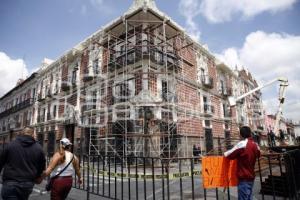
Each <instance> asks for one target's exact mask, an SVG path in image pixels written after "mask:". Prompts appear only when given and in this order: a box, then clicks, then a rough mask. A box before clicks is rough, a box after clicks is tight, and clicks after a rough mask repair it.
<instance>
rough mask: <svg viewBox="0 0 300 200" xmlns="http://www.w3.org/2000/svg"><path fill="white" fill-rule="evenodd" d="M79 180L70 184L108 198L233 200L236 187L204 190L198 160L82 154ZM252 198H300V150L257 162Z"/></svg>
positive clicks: (271, 156) (270, 155)
mask: <svg viewBox="0 0 300 200" xmlns="http://www.w3.org/2000/svg"><path fill="white" fill-rule="evenodd" d="M80 162H81V167H82V177H83V184H81V185H79V184H78V183H77V180H76V178H75V180H74V188H76V189H80V190H83V191H85V192H86V195H87V199H89V196H90V195H91V194H93V195H98V196H101V197H106V198H110V199H163V200H164V199H168V200H169V199H236V198H237V188H236V187H227V188H214V189H203V182H202V177H201V159H200V158H176V159H163V158H146V157H122V158H120V157H118V158H116V157H113V156H107V157H105V156H87V155H86V156H82V157H81V158H80ZM255 171H256V173H257V176H256V179H255V183H254V188H253V194H254V196H255V198H256V199H300V198H299V194H298V191H299V189H300V150H294V151H289V152H286V153H276V154H265V155H262V156H261V158H260V159H259V160H258V162H257V165H256V168H255Z"/></svg>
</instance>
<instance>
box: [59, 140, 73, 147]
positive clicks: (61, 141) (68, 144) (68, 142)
mask: <svg viewBox="0 0 300 200" xmlns="http://www.w3.org/2000/svg"><path fill="white" fill-rule="evenodd" d="M60 143H61V144H62V145H63V146H65V147H66V146H70V145H72V143H71V142H70V140H69V139H68V138H63V139H61V140H60Z"/></svg>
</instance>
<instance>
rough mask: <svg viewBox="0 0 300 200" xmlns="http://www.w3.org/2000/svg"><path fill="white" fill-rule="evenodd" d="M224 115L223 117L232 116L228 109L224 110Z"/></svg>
mask: <svg viewBox="0 0 300 200" xmlns="http://www.w3.org/2000/svg"><path fill="white" fill-rule="evenodd" d="M224 117H225V118H228V117H232V113H231V111H230V110H229V109H228V110H225V111H224Z"/></svg>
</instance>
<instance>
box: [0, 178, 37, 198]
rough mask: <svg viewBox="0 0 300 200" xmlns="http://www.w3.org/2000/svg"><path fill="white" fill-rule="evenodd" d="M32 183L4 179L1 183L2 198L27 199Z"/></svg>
mask: <svg viewBox="0 0 300 200" xmlns="http://www.w3.org/2000/svg"><path fill="white" fill-rule="evenodd" d="M33 186H34V183H32V182H16V181H5V182H4V183H3V185H2V191H1V196H2V198H3V200H27V199H28V198H29V195H30V194H31V192H32V189H33Z"/></svg>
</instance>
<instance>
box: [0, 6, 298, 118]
mask: <svg viewBox="0 0 300 200" xmlns="http://www.w3.org/2000/svg"><path fill="white" fill-rule="evenodd" d="M132 1H133V0H51V1H50V0H48V1H47V0H44V1H41V0H2V1H1V4H0V27H1V28H0V72H2V73H3V75H4V76H6V75H7V76H6V79H5V77H4V78H2V81H0V83H1V82H3V83H1V84H2V85H3V86H2V87H1V86H0V94H3V93H4V92H5V91H7V90H8V89H9V88H11V87H12V86H13V85H14V84H15V83H11V82H13V81H11V80H12V79H13V78H12V77H14V78H15V79H16V78H18V77H17V76H19V77H20V76H22V73H21V71H23V74H26V73H27V74H29V73H30V72H31V71H32V70H34V69H36V68H37V67H38V66H39V64H40V63H41V60H42V59H43V58H44V57H47V58H50V59H56V58H57V57H59V56H60V55H62V54H63V52H65V51H66V50H68V49H70V48H72V47H73V46H74V45H76V44H77V43H79V42H80V41H82V40H84V39H85V38H86V37H88V36H89V35H91V34H92V33H94V32H95V31H97V30H98V29H100V28H101V26H103V25H105V24H107V23H108V22H110V21H111V20H113V19H114V18H116V17H118V16H120V15H121V14H123V13H124V12H125V11H126V10H127V9H128V8H129V6H130V5H131V4H132ZM262 2H263V3H262ZM156 4H157V7H158V8H159V9H160V10H161V11H163V12H165V13H167V14H168V15H169V16H170V17H171V18H172V19H173V20H175V21H176V22H177V23H178V24H180V25H181V26H182V27H184V28H186V29H187V31H188V32H190V33H191V34H192V35H195V37H197V39H198V40H199V41H200V42H201V43H202V44H207V45H208V48H209V50H210V51H211V52H213V53H215V54H216V56H217V57H219V58H220V59H221V60H223V61H224V62H226V63H227V64H229V65H231V66H235V65H238V66H239V67H242V66H245V67H246V68H247V69H249V71H251V72H252V73H253V74H254V76H255V77H257V79H258V80H259V81H260V82H261V83H263V82H264V81H267V80H270V79H271V78H274V77H276V76H278V75H281V74H283V75H285V76H288V78H289V79H290V81H291V87H290V88H289V90H290V92H288V97H289V99H287V100H288V102H287V104H288V105H287V106H286V111H285V112H284V114H285V115H286V116H287V117H290V118H294V119H299V120H300V114H297V113H296V112H295V111H294V110H295V109H294V107H297V108H299V109H300V102H299V99H300V95H299V94H298V92H297V87H298V86H299V84H300V81H299V78H298V77H297V76H296V74H297V72H299V73H300V61H299V59H300V55H299V53H298V52H297V50H298V51H299V52H300V49H299V47H300V42H299V41H300V24H299V19H300V1H299V0H240V1H239V3H237V1H234V0H156ZM260 44H264V45H261V46H260V47H259V48H258V47H253V46H259V45H260ZM275 49H276V50H275ZM253 52H259V53H257V54H254V53H253ZM285 52H290V53H289V55H285V54H287V53H285ZM272 56H274V58H276V59H273V58H272ZM266 57H268V59H266ZM278 57H279V58H278ZM249 58H252V60H251V59H249ZM1 60H2V61H1ZM253 60H255V61H253ZM274 62H275V64H274ZM6 63H7V65H6ZM20 65H21V66H22V67H21V68H20ZM5 66H11V67H9V68H8V67H5ZM18 66H19V67H18ZM283 66H287V69H286V70H282V67H283ZM12 67H15V71H14V70H11V68H12ZM22 68H24V70H22ZM6 69H10V70H6ZM262 70H263V71H262ZM8 71H12V72H8ZM267 71H270V73H264V72H267ZM285 71H287V72H285ZM14 72H15V73H14ZM6 73H7V74H6ZM9 73H12V74H9ZM299 73H298V74H299ZM7 80H10V81H7ZM8 82H9V83H8ZM4 86H5V87H4ZM276 97H277V94H276V86H273V87H270V88H267V89H266V90H265V92H264V99H265V103H267V104H268V105H271V106H269V107H270V108H271V110H270V112H272V108H273V109H275V108H276V105H277V100H276ZM299 109H298V110H299Z"/></svg>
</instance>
